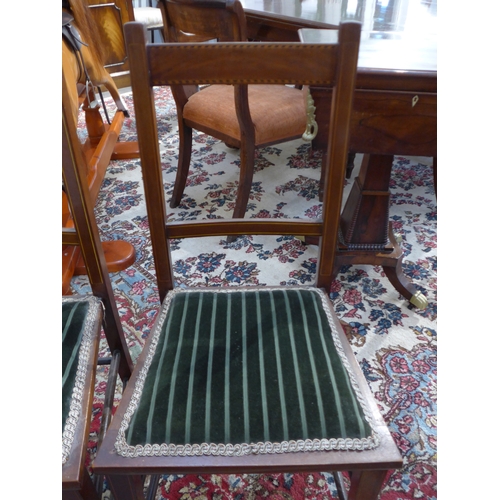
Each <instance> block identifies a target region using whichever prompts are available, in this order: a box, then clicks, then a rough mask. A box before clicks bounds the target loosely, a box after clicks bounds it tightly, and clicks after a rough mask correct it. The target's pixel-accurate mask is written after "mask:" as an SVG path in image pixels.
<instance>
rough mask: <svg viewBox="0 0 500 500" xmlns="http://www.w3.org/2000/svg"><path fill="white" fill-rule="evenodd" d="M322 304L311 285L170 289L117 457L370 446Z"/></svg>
mask: <svg viewBox="0 0 500 500" xmlns="http://www.w3.org/2000/svg"><path fill="white" fill-rule="evenodd" d="M326 301H328V297H327V296H326V295H325V294H324V293H323V292H321V291H320V290H317V289H315V288H309V289H294V288H291V287H287V288H282V289H269V290H262V289H260V290H258V291H255V290H248V291H241V290H238V289H231V288H229V289H228V288H225V289H223V288H217V289H214V291H196V290H189V291H182V290H177V289H176V290H175V292H172V293H171V294H169V295H168V296H167V299H166V301H165V304H164V305H163V309H162V311H161V313H160V316H159V318H158V320H157V323H156V325H155V328H154V330H153V332H152V336H153V338H152V342H151V344H150V345H149V347H147V349H149V351H148V353H147V360H146V364H145V367H144V369H143V370H142V371H141V372H140V374H139V381H138V383H137V385H136V386H135V387H134V395H133V398H132V402H131V404H130V405H129V407H128V409H127V412H126V415H125V418H124V421H123V422H122V425H121V428H120V432H119V435H118V440H117V443H116V448H117V450H118V453H120V454H122V455H125V456H137V455H150V454H151V455H153V454H163V455H201V454H223V455H224V454H226V455H239V454H246V453H273V452H286V451H300V450H306V449H307V450H312V449H322V450H330V449H349V448H351V449H367V448H372V447H374V446H376V444H377V438H376V436H375V435H374V434H373V431H372V428H371V425H370V417H369V416H368V415H367V412H366V404H365V402H364V401H363V400H362V397H361V393H360V391H359V388H358V387H357V385H356V384H355V382H354V379H353V377H352V374H351V373H350V368H349V367H348V365H347V361H346V358H345V355H344V353H343V351H342V347H341V344H340V341H339V339H338V336H337V331H336V326H335V323H334V322H333V320H332V318H331V315H330V314H331V313H330V312H329V311H328V312H327V311H326V310H325V305H327V304H326Z"/></svg>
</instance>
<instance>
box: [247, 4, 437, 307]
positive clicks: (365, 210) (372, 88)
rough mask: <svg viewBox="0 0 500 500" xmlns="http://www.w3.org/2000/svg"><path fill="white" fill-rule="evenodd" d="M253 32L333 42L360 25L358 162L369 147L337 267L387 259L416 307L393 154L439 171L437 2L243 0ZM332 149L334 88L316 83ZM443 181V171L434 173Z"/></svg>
mask: <svg viewBox="0 0 500 500" xmlns="http://www.w3.org/2000/svg"><path fill="white" fill-rule="evenodd" d="M243 4H244V6H245V14H246V16H247V22H248V32H249V36H251V37H252V38H254V39H258V40H277V41H286V40H300V41H304V42H316V43H331V42H332V41H335V39H336V36H337V35H336V32H335V31H332V29H333V28H335V27H336V26H338V24H339V23H340V22H342V21H346V20H350V19H355V20H358V21H360V22H362V34H361V44H360V56H359V61H358V72H357V79H356V92H355V95H354V104H353V113H352V117H351V126H350V148H349V149H350V151H351V160H352V158H353V155H354V154H358V153H361V154H365V158H364V160H363V164H362V168H361V172H360V174H359V176H358V177H357V178H356V179H355V182H354V185H353V187H352V190H351V192H350V194H349V197H348V200H347V203H346V205H345V209H344V211H343V213H342V218H341V225H340V230H341V235H340V245H339V249H338V253H337V265H336V270H337V271H338V269H340V267H341V266H342V265H346V264H372V265H382V266H383V267H384V271H385V272H386V274H387V276H388V278H389V279H390V281H391V283H392V284H393V286H394V287H395V288H396V289H397V290H398V291H399V292H400V293H401V294H402V295H403V296H404V297H406V298H407V299H409V300H410V301H411V302H412V303H413V304H414V305H417V306H418V307H425V306H426V300H425V298H424V297H422V296H421V294H419V292H417V290H416V288H415V286H414V285H413V284H412V283H411V282H410V281H409V280H408V279H407V278H406V277H405V276H404V274H403V272H402V259H403V255H402V251H401V249H400V248H399V245H398V243H397V242H396V238H395V236H394V235H393V234H392V230H391V228H390V225H389V206H390V191H389V181H390V175H391V167H392V162H393V158H394V155H411V156H414V155H416V156H428V157H433V158H434V169H435V171H436V169H437V160H436V157H437V43H436V38H437V36H436V35H437V20H436V14H437V0H386V1H384V0H357V1H356V0H350V1H347V0H305V1H299V0H295V1H292V0H291V1H289V2H288V1H287V2H282V1H279V0H243ZM311 94H312V96H313V98H314V102H315V106H316V121H317V122H318V125H319V132H318V135H317V137H316V139H315V140H314V141H313V147H314V148H316V149H320V150H325V147H326V141H327V136H328V117H329V113H330V110H329V100H330V97H329V94H330V90H329V89H327V88H325V87H319V86H316V87H312V88H311ZM435 178H436V173H435Z"/></svg>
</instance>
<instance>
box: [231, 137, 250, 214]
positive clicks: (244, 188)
mask: <svg viewBox="0 0 500 500" xmlns="http://www.w3.org/2000/svg"><path fill="white" fill-rule="evenodd" d="M254 164H255V146H254V145H253V144H242V145H241V150H240V180H239V186H238V191H237V193H236V205H235V207H234V212H233V218H234V219H240V218H243V217H245V212H246V210H247V204H248V198H249V197H250V191H251V190H252V179H253V169H254Z"/></svg>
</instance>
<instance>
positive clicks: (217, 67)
mask: <svg viewBox="0 0 500 500" xmlns="http://www.w3.org/2000/svg"><path fill="white" fill-rule="evenodd" d="M359 32H360V25H359V24H358V23H348V24H345V25H343V26H341V31H340V43H339V44H331V45H305V44H300V43H295V44H267V43H217V44H146V43H145V42H146V39H147V34H146V31H145V30H144V28H143V27H142V26H141V25H139V24H138V23H130V24H128V25H126V26H125V35H126V41H127V46H128V53H129V57H130V67H131V79H132V88H133V92H134V95H135V99H136V110H137V127H138V138H139V144H140V151H141V163H142V165H147V166H148V168H143V169H142V172H143V178H144V187H145V195H146V204H147V211H148V218H149V224H150V230H151V239H152V244H153V253H154V259H155V267H156V276H157V281H158V287H159V293H160V297H161V299H162V302H163V304H162V307H161V310H160V311H159V313H158V317H157V321H156V323H155V325H154V327H153V330H152V332H151V334H150V336H149V338H148V341H147V343H146V345H145V347H144V349H143V352H142V353H141V356H140V358H139V360H138V363H137V366H136V368H135V371H134V374H133V376H132V378H131V380H130V383H129V384H128V386H127V388H126V390H125V391H124V394H123V399H122V401H121V403H120V405H119V407H118V409H117V412H116V414H115V416H114V418H113V421H112V423H111V426H110V428H109V431H108V432H107V434H106V437H105V438H104V441H103V443H102V446H101V448H100V450H99V452H98V454H97V457H96V460H95V461H94V470H95V471H97V472H98V473H100V474H105V475H106V477H107V479H108V481H109V484H110V487H111V490H112V493H113V495H114V497H115V498H116V499H117V500H124V499H129V498H144V491H143V481H144V477H145V476H147V475H152V476H153V479H152V481H151V482H152V484H153V489H154V488H155V486H156V483H155V480H154V478H155V477H156V476H157V475H158V474H161V473H167V474H168V473H172V474H199V473H205V474H210V473H218V474H220V473H264V472H279V471H288V472H307V471H329V470H333V471H335V472H334V474H335V477H336V478H337V480H338V490H339V494H340V495H341V498H344V499H346V498H349V499H350V500H355V499H357V500H361V499H362V500H375V499H376V498H377V497H378V493H379V491H380V488H381V487H382V484H383V481H384V478H385V476H386V473H387V470H388V469H393V468H399V467H400V466H401V465H402V459H401V456H400V454H399V451H398V449H397V447H396V445H395V443H394V441H393V439H392V437H391V435H390V433H389V430H388V429H387V427H386V425H385V423H384V421H383V418H382V416H381V415H380V413H379V410H378V408H377V404H376V402H375V399H374V397H373V395H372V394H371V392H370V390H369V388H368V385H367V383H366V380H365V378H364V376H363V373H362V372H361V370H360V368H359V366H358V364H357V362H356V360H355V357H354V354H353V352H352V350H351V347H350V345H349V342H348V340H347V338H346V336H345V335H344V333H343V331H342V327H341V325H340V322H339V321H338V319H337V318H336V317H335V313H334V310H333V308H332V304H331V302H330V300H329V298H328V294H327V293H326V292H325V291H324V290H322V289H323V288H326V289H329V287H330V284H331V274H332V270H333V265H334V259H335V250H334V249H335V248H336V246H337V234H338V231H337V229H338V225H339V216H340V209H341V199H342V191H343V180H344V177H345V169H346V159H347V151H348V139H347V135H346V134H345V130H346V128H347V125H348V123H349V120H350V114H351V104H352V96H353V91H354V77H355V74H356V60H357V52H358V46H359ZM222 61H223V62H224V64H221V62H222ZM269 81H272V82H273V83H279V84H281V83H288V84H301V85H308V84H311V83H313V82H318V83H322V84H325V85H334V86H335V87H336V93H335V98H334V106H333V109H334V111H332V113H331V119H330V124H331V127H330V135H329V143H328V152H327V168H326V178H325V198H324V203H323V210H322V219H321V220H310V219H308V220H302V219H272V220H271V219H243V218H241V219H235V218H233V219H222V220H220V219H217V220H213V219H210V220H196V221H183V222H172V223H168V224H167V218H166V203H165V190H164V186H163V179H162V170H161V161H160V153H159V147H158V130H157V126H156V109H155V103H154V97H153V92H152V87H153V86H157V85H175V84H179V83H183V84H186V85H190V84H193V85H195V84H201V83H208V84H213V83H227V84H234V85H243V84H265V83H267V82H269ZM227 234H234V235H238V234H279V235H281V234H305V235H308V236H317V237H319V238H320V240H321V242H322V245H321V246H320V248H319V259H318V268H317V269H318V272H317V280H316V285H317V287H293V286H284V287H278V288H272V287H244V288H242V287H211V288H210V287H208V288H207V287H197V288H191V289H185V288H175V287H174V277H173V268H172V263H171V261H170V250H169V241H170V239H172V238H188V237H201V236H209V235H227ZM292 297H293V299H292ZM298 297H302V298H303V299H304V301H306V303H301V299H298ZM292 300H293V301H294V302H293V304H292V303H291V302H289V301H292ZM297 300H298V302H297ZM191 304H193V309H191ZM320 318H321V319H320ZM273 338H274V342H272V341H270V339H273ZM264 339H267V340H268V341H266V342H264ZM320 339H322V340H320ZM181 346H182V347H181ZM288 349H290V350H288ZM325 353H327V354H325ZM171 356H173V357H171ZM334 359H335V360H336V361H334ZM210 360H212V361H210ZM323 361H324V362H325V363H326V365H323V364H322V363H323ZM329 363H331V364H329ZM328 367H330V368H328ZM333 367H335V368H333ZM333 370H335V373H334V371H333ZM337 370H339V372H337ZM344 370H345V372H344ZM299 373H300V376H299V375H298V374H299ZM341 373H343V374H344V375H342V376H341V375H340V374H341ZM326 374H329V375H326ZM164 377H167V378H166V379H165V378H164ZM240 377H241V378H240ZM341 379H342V382H341ZM238 380H239V381H240V382H237V381H238ZM277 380H279V381H280V382H279V383H277ZM208 381H210V383H208ZM177 384H179V385H177ZM266 391H273V393H274V397H273V396H272V395H270V394H269V395H267V392H266ZM275 391H276V392H275ZM207 393H208V394H209V396H208V397H207ZM203 402H204V403H203ZM191 403H192V404H191ZM220 405H222V406H220ZM351 405H353V406H351ZM347 407H349V408H350V411H347ZM311 408H314V410H312V411H311ZM355 408H356V409H355ZM348 415H349V416H348ZM354 415H357V417H354ZM319 422H322V423H321V425H320V424H319ZM313 429H314V430H313ZM334 429H336V430H334ZM158 431H159V432H158ZM235 434H238V436H236V437H235ZM195 435H196V437H195ZM169 436H170V437H169ZM174 436H175V437H174ZM216 436H217V437H216ZM298 450H301V451H298ZM341 471H351V472H352V475H351V487H350V491H349V494H348V497H347V495H346V494H345V492H344V490H345V488H344V485H343V483H342V480H341V477H342V474H341ZM151 498H152V497H151Z"/></svg>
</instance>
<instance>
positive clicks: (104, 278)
mask: <svg viewBox="0 0 500 500" xmlns="http://www.w3.org/2000/svg"><path fill="white" fill-rule="evenodd" d="M74 85H75V82H74V81H70V82H68V81H67V80H66V75H65V74H64V71H63V79H62V97H63V99H62V166H63V168H62V174H63V185H64V187H65V191H66V194H67V197H68V202H69V207H70V211H71V216H72V219H73V223H74V227H72V228H63V231H62V240H63V244H65V245H71V246H76V245H78V246H79V247H80V249H81V252H82V255H83V259H84V262H85V265H86V267H87V272H88V276H89V282H90V285H91V288H92V295H88V296H87V295H78V296H77V295H70V296H63V299H62V356H61V357H62V359H61V361H62V498H64V499H68V500H69V499H75V498H84V499H86V500H98V499H100V498H101V496H102V495H101V489H102V478H98V477H96V476H94V481H92V479H91V477H90V474H89V471H88V470H87V468H86V467H85V459H86V454H87V446H88V441H89V429H90V422H91V417H92V408H93V394H94V385H95V376H96V370H97V364H98V363H99V364H109V365H110V368H109V372H108V379H107V387H106V394H105V399H104V407H103V412H102V418H101V426H100V431H99V441H100V440H101V439H102V437H103V435H104V433H105V431H106V429H107V426H108V425H109V421H110V419H111V409H112V407H113V400H114V393H115V386H116V381H117V377H118V376H120V378H121V380H122V382H123V383H124V384H125V383H126V381H127V380H128V379H129V378H130V374H131V373H132V369H133V364H132V360H131V357H130V353H129V350H128V347H127V343H126V340H125V335H124V332H123V329H122V326H121V323H120V319H119V315H118V310H117V307H116V302H115V300H114V296H113V290H112V287H111V283H110V279H109V275H108V269H107V265H106V260H105V257H104V250H103V247H102V243H101V240H100V239H99V231H98V227H97V224H96V221H95V218H94V214H93V210H94V203H93V200H92V198H91V195H90V192H89V186H88V181H87V175H86V173H87V170H86V162H85V159H84V153H83V151H82V146H81V144H80V141H79V138H78V135H77V130H76V123H75V120H74V108H73V107H72V106H71V99H70V97H69V96H70V93H69V91H68V89H69V88H70V87H71V86H74ZM101 327H102V328H103V329H104V333H105V336H106V340H107V343H108V347H109V350H110V352H111V356H110V358H108V359H105V360H103V359H101V360H98V350H99V342H100V338H101V336H100V333H101Z"/></svg>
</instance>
